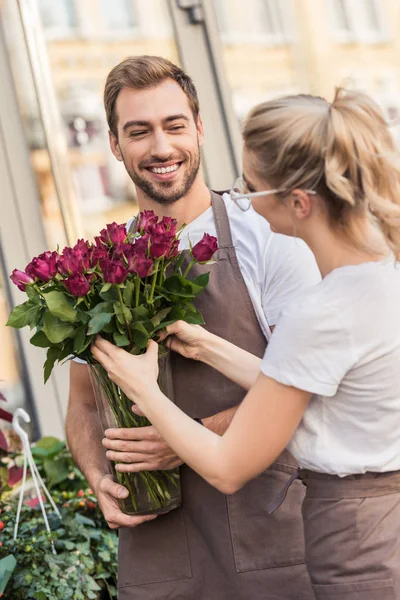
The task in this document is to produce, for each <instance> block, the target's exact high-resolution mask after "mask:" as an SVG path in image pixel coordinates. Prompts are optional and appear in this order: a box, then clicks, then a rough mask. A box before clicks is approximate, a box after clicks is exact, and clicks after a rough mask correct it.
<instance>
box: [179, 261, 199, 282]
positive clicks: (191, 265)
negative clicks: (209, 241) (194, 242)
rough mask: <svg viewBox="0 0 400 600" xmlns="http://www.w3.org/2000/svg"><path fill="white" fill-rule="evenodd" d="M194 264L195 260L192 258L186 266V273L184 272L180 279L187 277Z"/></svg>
mask: <svg viewBox="0 0 400 600" xmlns="http://www.w3.org/2000/svg"><path fill="white" fill-rule="evenodd" d="M195 262H196V259H195V258H192V260H191V261H190V263H189V264H188V266H187V268H186V271H185V272H184V274H183V275H182V277H184V278H186V276H187V275H188V273H189V271H190V269H191V268H192V267H193V265H194V263H195Z"/></svg>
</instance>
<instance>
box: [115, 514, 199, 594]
mask: <svg viewBox="0 0 400 600" xmlns="http://www.w3.org/2000/svg"><path fill="white" fill-rule="evenodd" d="M191 577H192V569H191V566H190V558H189V549H188V543H187V539H186V527H185V522H184V518H183V512H182V508H181V507H179V508H176V509H174V510H171V512H169V513H167V514H165V515H160V516H159V517H157V519H155V520H154V521H149V522H147V523H143V524H142V525H139V526H138V527H134V528H129V527H123V528H121V529H120V530H119V544H118V588H123V587H128V586H134V585H144V584H147V583H161V582H164V581H178V580H180V579H190V578H191Z"/></svg>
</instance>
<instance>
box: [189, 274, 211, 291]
mask: <svg viewBox="0 0 400 600" xmlns="http://www.w3.org/2000/svg"><path fill="white" fill-rule="evenodd" d="M209 279H210V273H209V272H207V273H202V274H201V275H198V276H197V277H195V278H194V279H192V280H191V281H192V283H194V284H195V285H199V286H200V287H202V288H203V289H204V288H205V287H206V286H207V284H208V282H209Z"/></svg>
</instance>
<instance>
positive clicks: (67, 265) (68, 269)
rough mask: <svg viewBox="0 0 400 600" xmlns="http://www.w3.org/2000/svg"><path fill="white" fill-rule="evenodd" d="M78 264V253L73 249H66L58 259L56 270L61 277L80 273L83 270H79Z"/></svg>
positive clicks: (79, 261) (79, 260)
mask: <svg viewBox="0 0 400 600" xmlns="http://www.w3.org/2000/svg"><path fill="white" fill-rule="evenodd" d="M80 263H81V259H80V253H78V252H76V251H75V250H74V248H69V247H66V248H64V250H63V251H62V254H61V255H60V256H59V258H58V262H57V270H58V272H59V273H61V275H70V274H71V273H76V272H77V271H79V272H81V271H82V270H83V269H81V268H80Z"/></svg>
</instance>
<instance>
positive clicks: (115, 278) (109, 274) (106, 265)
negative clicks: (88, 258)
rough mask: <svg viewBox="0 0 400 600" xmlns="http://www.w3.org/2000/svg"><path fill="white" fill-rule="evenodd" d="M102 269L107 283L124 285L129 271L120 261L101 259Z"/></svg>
mask: <svg viewBox="0 0 400 600" xmlns="http://www.w3.org/2000/svg"><path fill="white" fill-rule="evenodd" d="M100 268H101V270H102V271H103V278H104V281H105V282H106V283H117V284H119V283H124V281H125V279H126V276H127V275H128V269H126V268H125V267H124V265H123V264H122V263H121V262H120V261H119V260H110V259H109V258H102V259H100Z"/></svg>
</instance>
